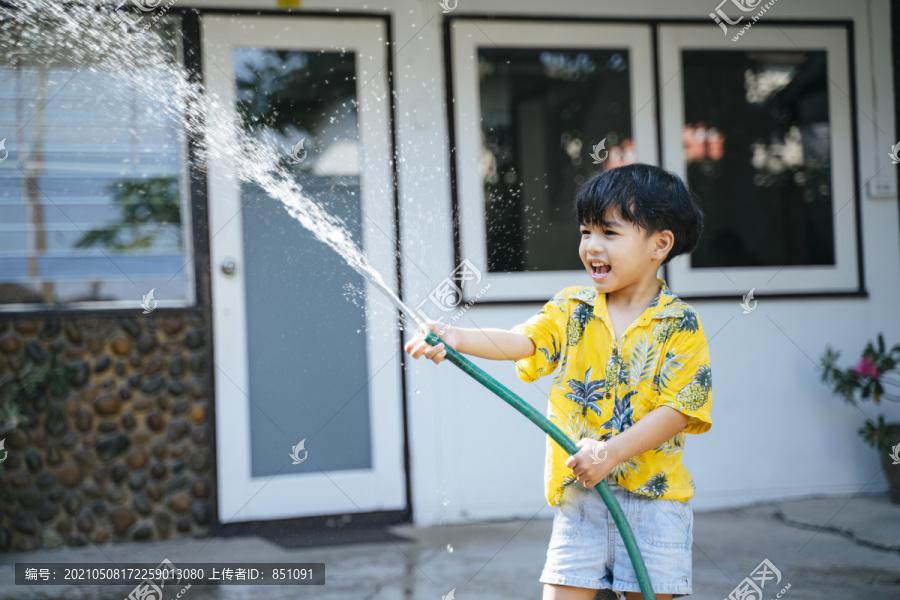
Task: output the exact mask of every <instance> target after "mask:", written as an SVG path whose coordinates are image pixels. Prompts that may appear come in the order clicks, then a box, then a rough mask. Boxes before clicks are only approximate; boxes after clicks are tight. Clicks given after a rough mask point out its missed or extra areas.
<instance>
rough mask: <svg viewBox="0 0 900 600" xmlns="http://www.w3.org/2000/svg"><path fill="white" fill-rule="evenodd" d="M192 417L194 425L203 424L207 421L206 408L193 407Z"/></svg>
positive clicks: (200, 406) (198, 405)
mask: <svg viewBox="0 0 900 600" xmlns="http://www.w3.org/2000/svg"><path fill="white" fill-rule="evenodd" d="M190 417H191V421H193V422H194V423H202V422H203V421H205V420H206V407H205V406H203V405H202V404H196V405H194V406H192V407H191V414H190Z"/></svg>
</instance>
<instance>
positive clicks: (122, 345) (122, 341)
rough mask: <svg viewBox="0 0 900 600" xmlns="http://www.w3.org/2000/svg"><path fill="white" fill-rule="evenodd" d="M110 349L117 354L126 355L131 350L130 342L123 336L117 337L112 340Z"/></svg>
mask: <svg viewBox="0 0 900 600" xmlns="http://www.w3.org/2000/svg"><path fill="white" fill-rule="evenodd" d="M112 351H113V352H114V353H115V354H116V355H117V356H128V353H129V352H131V342H130V341H129V340H128V339H127V338H124V337H117V338H115V339H114V340H113V341H112Z"/></svg>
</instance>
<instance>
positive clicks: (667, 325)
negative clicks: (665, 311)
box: [653, 318, 681, 344]
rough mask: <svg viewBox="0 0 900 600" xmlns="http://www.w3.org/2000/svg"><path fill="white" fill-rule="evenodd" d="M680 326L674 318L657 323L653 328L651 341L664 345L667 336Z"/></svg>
mask: <svg viewBox="0 0 900 600" xmlns="http://www.w3.org/2000/svg"><path fill="white" fill-rule="evenodd" d="M680 324H681V323H680V321H679V320H678V319H675V318H672V319H666V320H664V321H660V322H659V323H657V325H656V327H654V328H653V339H654V340H656V342H657V343H659V344H665V343H666V340H667V339H669V336H670V335H672V333H673V332H674V331H675V330H676V329H678V326H679V325H680Z"/></svg>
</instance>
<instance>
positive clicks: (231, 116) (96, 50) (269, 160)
mask: <svg viewBox="0 0 900 600" xmlns="http://www.w3.org/2000/svg"><path fill="white" fill-rule="evenodd" d="M14 6H15V8H13V9H12V10H4V13H3V14H2V16H0V39H2V40H4V41H5V42H6V43H5V44H4V45H3V46H0V61H2V64H5V65H14V66H15V67H16V68H21V67H22V66H28V65H41V66H42V67H44V68H47V69H50V68H53V69H59V70H60V71H61V72H62V71H74V72H75V73H77V72H81V71H89V72H92V73H98V72H113V73H115V74H116V77H117V81H120V83H119V84H118V85H117V86H116V87H117V88H118V89H111V90H104V94H105V95H107V96H108V95H112V96H115V95H116V94H117V93H118V94H123V95H124V94H125V93H126V92H129V91H133V90H135V89H137V90H140V92H141V93H142V94H147V95H150V96H155V98H156V99H157V100H158V102H157V104H156V105H155V109H156V111H158V113H159V114H156V113H155V114H153V115H149V116H148V115H145V116H146V117H148V118H152V119H157V120H158V122H163V121H166V120H170V121H173V122H175V123H178V124H179V125H180V126H181V127H182V128H183V130H185V132H186V133H187V134H188V135H189V136H191V137H192V138H193V139H195V140H200V141H201V147H199V148H197V149H196V150H197V152H196V154H195V156H196V157H197V161H198V163H199V165H200V166H201V168H202V169H203V170H204V171H205V167H206V165H207V164H208V162H209V158H210V157H218V158H223V157H224V158H227V159H228V162H230V163H231V164H233V165H235V166H236V167H237V169H236V171H235V172H234V173H229V174H226V176H227V177H228V178H229V179H232V180H235V183H236V184H237V183H238V182H244V183H252V184H255V185H257V186H259V187H260V188H261V189H263V190H264V191H265V192H266V193H267V194H268V196H269V197H271V198H273V199H276V200H278V201H280V202H281V203H282V204H283V206H284V208H285V210H287V212H288V213H289V214H290V215H291V216H292V217H293V218H294V219H295V220H296V221H297V222H299V223H300V224H301V225H303V226H304V227H305V228H306V229H308V230H309V231H310V232H311V233H312V234H313V235H314V236H315V237H316V238H317V239H318V240H319V241H321V242H323V243H325V244H327V245H328V246H329V247H330V248H332V249H333V250H334V251H335V252H337V253H338V255H340V256H341V257H342V258H343V259H344V260H345V261H346V262H347V263H348V264H349V265H350V266H351V267H353V269H355V270H356V271H357V272H358V273H359V274H360V275H362V276H363V277H364V278H365V279H366V280H368V281H369V282H370V283H371V284H372V285H373V286H375V287H376V288H377V289H379V290H381V292H383V293H384V294H385V296H387V298H388V299H389V300H390V301H391V303H392V304H393V305H394V306H395V307H397V308H398V309H399V310H400V311H401V313H402V314H403V315H405V316H406V317H408V318H409V319H411V320H412V322H413V323H415V324H416V325H417V326H421V325H422V320H421V319H420V318H419V317H418V316H417V315H416V313H414V312H413V311H412V310H410V308H409V307H407V306H406V305H405V304H404V303H403V302H402V301H401V300H400V298H399V297H398V296H397V294H396V293H394V291H393V290H391V289H390V287H389V286H388V285H387V284H386V283H385V281H384V279H383V278H382V276H381V274H380V273H379V272H378V271H377V270H376V269H375V268H373V267H372V265H371V264H370V263H369V261H368V260H367V259H366V257H365V255H364V254H363V252H362V251H361V249H360V247H359V246H358V244H356V243H355V242H354V241H353V239H352V237H351V235H350V233H349V231H348V229H347V226H346V224H345V223H344V222H343V221H342V220H341V219H339V218H337V217H335V216H334V215H332V214H330V213H329V212H327V211H326V210H325V209H324V208H323V207H322V206H321V205H320V204H318V203H316V202H315V201H314V200H313V199H312V198H310V197H309V196H308V195H307V194H306V193H305V192H304V191H303V189H302V187H301V186H300V184H299V183H297V181H295V180H294V178H293V176H292V174H291V173H290V172H289V171H287V170H286V169H285V168H284V167H283V166H281V163H282V160H283V151H282V150H281V149H280V148H277V147H276V146H275V144H274V142H272V141H266V140H265V139H260V138H259V136H255V135H254V133H256V132H253V131H247V130H244V129H242V128H241V126H240V124H239V123H237V122H236V121H237V119H236V118H235V111H234V109H233V107H231V110H228V108H226V107H225V106H224V105H223V104H222V103H221V102H220V101H219V100H218V99H217V98H215V97H213V96H212V95H210V94H209V93H207V92H206V90H205V89H204V88H203V86H202V85H201V84H199V83H195V82H191V81H190V77H189V74H188V73H187V72H186V71H185V70H184V68H183V67H182V66H181V65H180V63H179V62H178V61H177V60H174V57H175V56H177V54H178V51H177V48H178V46H179V44H180V40H179V38H178V34H177V32H176V30H175V28H173V27H168V28H167V27H165V21H164V20H163V21H160V22H159V23H157V22H156V21H153V23H154V24H153V26H152V27H149V26H145V25H143V24H142V25H140V26H125V25H124V24H123V21H122V19H120V18H119V17H118V16H117V15H118V12H117V11H116V10H114V9H111V8H108V7H106V8H104V7H99V8H98V7H89V6H83V5H63V4H61V3H52V2H43V1H40V0H27V1H24V2H23V1H20V2H17V3H14ZM144 18H145V19H147V18H148V17H144ZM54 74H56V72H54ZM161 79H162V80H164V81H166V82H167V84H168V86H162V87H164V88H165V89H160V81H161ZM51 83H54V82H51ZM123 101H127V99H123ZM48 103H49V101H48ZM46 104H47V103H45V104H44V106H46ZM43 108H44V107H43V106H38V107H37V113H39V112H40V111H41V110H43ZM50 110H52V107H51V108H50ZM19 123H20V126H22V127H24V125H22V123H23V120H20V121H19ZM206 123H209V124H214V126H208V127H207V126H206V125H205V124H206Z"/></svg>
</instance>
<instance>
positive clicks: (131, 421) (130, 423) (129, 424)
mask: <svg viewBox="0 0 900 600" xmlns="http://www.w3.org/2000/svg"><path fill="white" fill-rule="evenodd" d="M135 425H137V422H136V421H135V418H134V414H133V413H130V412H126V413H123V414H122V427H124V428H125V429H128V430H131V429H134V427H135Z"/></svg>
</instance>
